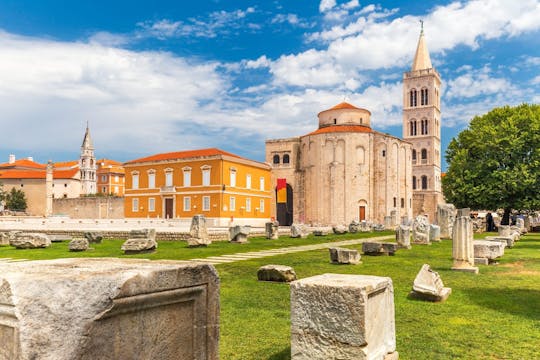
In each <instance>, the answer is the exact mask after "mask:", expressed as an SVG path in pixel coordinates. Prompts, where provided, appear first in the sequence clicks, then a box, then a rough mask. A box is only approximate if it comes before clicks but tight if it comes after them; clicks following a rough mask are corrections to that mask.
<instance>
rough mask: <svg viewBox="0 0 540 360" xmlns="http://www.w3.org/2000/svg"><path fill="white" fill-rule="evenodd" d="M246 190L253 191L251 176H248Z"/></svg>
mask: <svg viewBox="0 0 540 360" xmlns="http://www.w3.org/2000/svg"><path fill="white" fill-rule="evenodd" d="M246 189H251V174H247V175H246Z"/></svg>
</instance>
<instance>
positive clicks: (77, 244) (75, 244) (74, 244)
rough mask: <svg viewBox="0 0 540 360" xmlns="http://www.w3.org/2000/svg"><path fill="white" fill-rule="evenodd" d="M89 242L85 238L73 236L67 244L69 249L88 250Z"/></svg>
mask: <svg viewBox="0 0 540 360" xmlns="http://www.w3.org/2000/svg"><path fill="white" fill-rule="evenodd" d="M88 246H89V242H88V240H87V239H86V238H75V239H73V240H71V241H70V242H69V244H68V249H69V251H86V250H88Z"/></svg>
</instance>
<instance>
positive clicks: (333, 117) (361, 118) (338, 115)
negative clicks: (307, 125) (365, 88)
mask: <svg viewBox="0 0 540 360" xmlns="http://www.w3.org/2000/svg"><path fill="white" fill-rule="evenodd" d="M317 116H318V118H319V128H323V127H327V126H336V125H338V126H339V125H363V126H367V127H369V126H370V117H371V112H369V110H366V109H362V108H359V107H356V106H354V105H351V104H349V103H347V102H342V103H340V104H337V105H336V106H334V107H332V108H330V109H328V110H324V111H321V112H320V113H319V114H318V115H317Z"/></svg>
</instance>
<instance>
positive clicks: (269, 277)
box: [257, 265, 296, 282]
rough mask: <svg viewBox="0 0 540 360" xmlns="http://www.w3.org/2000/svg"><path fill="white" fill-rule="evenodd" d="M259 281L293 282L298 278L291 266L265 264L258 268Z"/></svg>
mask: <svg viewBox="0 0 540 360" xmlns="http://www.w3.org/2000/svg"><path fill="white" fill-rule="evenodd" d="M257 279H259V281H275V282H291V281H294V280H296V272H295V271H294V269H293V268H292V267H290V266H285V265H264V266H261V267H260V268H259V270H257Z"/></svg>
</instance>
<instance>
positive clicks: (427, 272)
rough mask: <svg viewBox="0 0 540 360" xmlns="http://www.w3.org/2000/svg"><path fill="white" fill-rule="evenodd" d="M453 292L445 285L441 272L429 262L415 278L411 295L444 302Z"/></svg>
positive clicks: (415, 297)
mask: <svg viewBox="0 0 540 360" xmlns="http://www.w3.org/2000/svg"><path fill="white" fill-rule="evenodd" d="M451 293H452V289H451V288H448V287H444V284H443V282H442V279H441V276H440V275H439V273H437V272H435V271H433V270H431V267H430V266H429V265H428V264H424V265H422V268H421V269H420V271H419V272H418V274H417V275H416V278H415V279H414V283H413V288H412V291H411V292H410V294H409V297H411V298H414V299H420V300H428V301H433V302H443V301H445V300H446V299H448V296H450V294H451Z"/></svg>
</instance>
